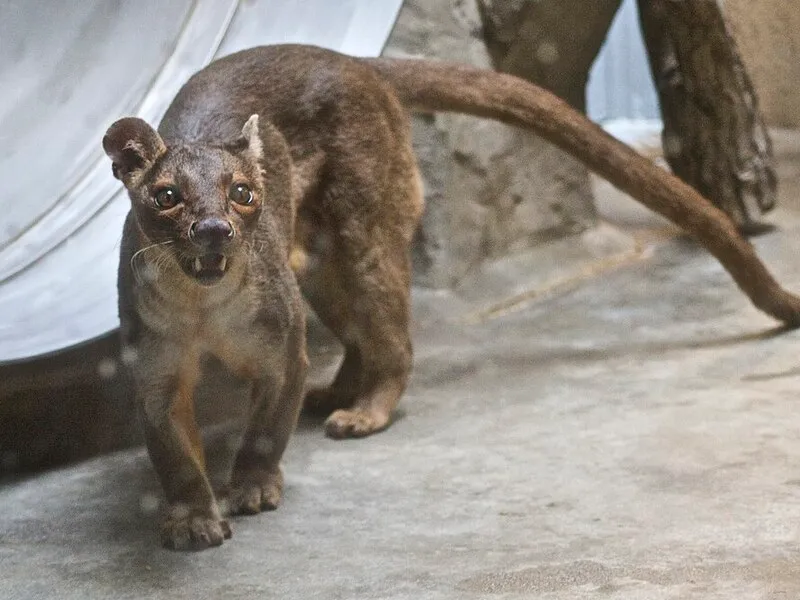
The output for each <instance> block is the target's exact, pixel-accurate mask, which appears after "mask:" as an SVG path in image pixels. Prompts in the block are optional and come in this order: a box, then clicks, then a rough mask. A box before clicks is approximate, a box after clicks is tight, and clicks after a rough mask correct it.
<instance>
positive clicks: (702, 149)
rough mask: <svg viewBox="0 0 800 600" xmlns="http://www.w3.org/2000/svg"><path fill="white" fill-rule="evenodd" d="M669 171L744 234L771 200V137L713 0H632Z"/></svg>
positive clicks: (754, 228) (756, 226)
mask: <svg viewBox="0 0 800 600" xmlns="http://www.w3.org/2000/svg"><path fill="white" fill-rule="evenodd" d="M638 2H639V16H640V20H641V24H642V31H643V33H644V38H645V43H646V45H647V51H648V55H649V59H650V68H651V71H652V73H653V79H654V80H655V82H656V87H657V89H658V94H659V97H660V101H661V114H662V118H663V121H664V132H663V139H662V142H663V146H664V154H665V157H666V160H667V162H668V163H669V165H670V167H671V168H672V170H673V172H674V173H675V174H676V175H677V176H678V177H680V178H681V179H683V180H684V181H685V182H687V183H688V184H690V185H692V186H693V187H694V188H695V189H697V190H698V191H699V192H700V193H701V194H703V195H704V196H705V197H706V198H708V199H709V200H711V201H712V202H713V203H714V204H716V205H717V206H718V207H719V208H721V209H722V210H724V211H725V212H726V213H728V214H729V215H730V216H731V217H732V218H733V220H734V221H735V222H736V223H737V224H738V225H739V227H740V228H741V230H742V231H743V232H744V233H750V234H755V233H759V232H761V231H764V230H765V229H768V226H767V225H765V224H763V223H760V222H759V221H758V216H759V214H760V213H763V212H767V211H769V210H771V209H772V208H773V207H774V206H775V196H776V191H777V181H776V176H775V170H774V166H773V156H772V144H771V141H770V138H769V134H768V132H767V129H766V126H765V124H764V121H763V118H762V116H761V113H760V111H759V109H758V100H757V97H756V94H755V91H754V90H753V86H752V83H751V81H750V78H749V76H748V75H747V71H746V70H745V67H744V65H743V64H742V60H741V57H740V56H739V52H738V49H737V47H736V42H735V41H734V40H733V37H732V36H731V34H730V30H729V28H728V25H727V23H726V22H725V18H724V17H723V15H722V12H721V10H720V7H719V5H718V4H717V1H716V0H693V1H692V2H686V1H684V0H638Z"/></svg>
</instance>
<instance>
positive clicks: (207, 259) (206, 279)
mask: <svg viewBox="0 0 800 600" xmlns="http://www.w3.org/2000/svg"><path fill="white" fill-rule="evenodd" d="M227 268H228V258H227V257H226V256H225V255H223V254H215V253H210V254H204V255H202V256H198V257H196V258H195V259H194V260H193V261H192V262H191V263H190V265H189V269H188V271H189V272H190V274H191V275H192V276H193V277H195V278H196V279H197V280H198V281H199V282H200V283H203V284H206V285H210V284H212V283H216V282H217V281H219V280H220V279H222V276H223V275H225V270H226V269H227Z"/></svg>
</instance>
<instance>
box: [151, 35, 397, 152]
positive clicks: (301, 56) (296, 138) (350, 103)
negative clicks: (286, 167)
mask: <svg viewBox="0 0 800 600" xmlns="http://www.w3.org/2000/svg"><path fill="white" fill-rule="evenodd" d="M387 110H388V111H391V112H395V113H397V112H398V111H402V108H401V107H400V105H399V103H398V102H397V100H396V99H395V98H394V96H393V93H392V90H391V88H390V87H389V86H388V85H387V84H386V83H385V82H384V80H383V79H382V78H381V77H380V76H379V75H378V74H377V73H376V72H375V71H374V69H372V67H370V66H369V65H367V64H365V63H364V62H362V61H360V60H359V59H357V58H353V57H350V56H346V55H343V54H340V53H338V52H334V51H332V50H326V49H323V48H318V47H314V46H304V45H295V44H288V45H276V46H260V47H256V48H250V49H248V50H243V51H241V52H237V53H234V54H231V55H228V56H225V57H223V58H221V59H218V60H216V61H214V62H212V63H210V64H209V65H208V66H207V67H205V68H204V69H202V70H201V71H199V72H197V73H196V74H195V75H194V76H192V77H191V78H190V79H189V81H187V83H186V84H185V85H184V86H183V88H182V89H181V90H180V92H179V93H178V95H177V96H176V97H175V99H174V100H173V102H172V104H171V106H170V107H169V109H168V111H167V113H166V114H165V116H164V119H163V120H162V122H161V125H160V126H159V133H161V135H162V136H163V137H164V138H165V140H167V141H170V140H173V141H208V142H215V141H229V140H230V139H232V138H235V136H237V135H238V134H239V132H240V131H241V128H242V124H243V123H244V122H245V121H246V120H247V118H248V117H249V116H250V115H251V114H254V113H258V114H259V115H260V116H261V117H262V118H266V119H268V120H269V121H270V122H271V123H273V124H274V125H275V126H276V127H277V128H278V129H279V130H280V131H281V133H283V135H284V136H285V137H286V138H287V141H288V142H289V144H290V146H292V147H297V146H298V145H299V146H305V145H307V144H306V142H308V141H309V140H308V138H310V137H313V138H315V139H314V142H315V144H316V145H318V146H319V145H321V146H325V145H326V142H330V141H332V138H335V137H336V136H337V134H338V132H339V131H341V130H342V129H343V128H348V127H351V126H352V125H353V124H354V123H355V121H356V120H357V119H359V118H360V119H367V120H369V119H371V118H372V119H379V120H380V119H381V118H382V115H383V114H385V112H386V111H387Z"/></svg>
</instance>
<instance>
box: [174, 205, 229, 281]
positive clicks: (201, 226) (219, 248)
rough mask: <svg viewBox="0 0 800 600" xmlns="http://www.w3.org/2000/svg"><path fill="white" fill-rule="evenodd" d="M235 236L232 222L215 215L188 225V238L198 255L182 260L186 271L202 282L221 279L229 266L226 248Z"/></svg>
mask: <svg viewBox="0 0 800 600" xmlns="http://www.w3.org/2000/svg"><path fill="white" fill-rule="evenodd" d="M235 237H236V230H235V229H234V228H233V224H232V223H231V222H230V221H228V220H226V219H220V218H217V217H211V218H206V219H199V220H197V221H194V222H193V223H192V224H191V225H190V226H189V239H190V240H191V241H192V243H193V244H194V246H195V247H196V248H197V250H198V251H199V256H195V257H194V258H193V259H189V260H188V261H184V262H185V263H186V264H185V265H184V268H185V269H186V271H187V272H188V273H189V274H190V275H192V276H194V277H195V278H196V279H197V280H198V281H200V282H201V283H203V284H206V285H211V284H213V283H216V282H217V281H219V280H220V279H222V277H223V275H225V272H226V271H227V270H228V268H229V257H228V254H229V252H228V250H229V249H230V248H229V247H230V245H231V242H233V239H234V238H235Z"/></svg>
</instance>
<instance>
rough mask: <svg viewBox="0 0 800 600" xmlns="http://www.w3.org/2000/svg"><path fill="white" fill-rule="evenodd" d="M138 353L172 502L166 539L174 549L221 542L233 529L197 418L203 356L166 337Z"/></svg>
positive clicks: (141, 387) (147, 414)
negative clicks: (210, 473) (209, 471)
mask: <svg viewBox="0 0 800 600" xmlns="http://www.w3.org/2000/svg"><path fill="white" fill-rule="evenodd" d="M139 356H140V357H143V358H140V359H139V364H138V365H137V369H136V371H137V372H136V379H137V386H136V387H137V399H138V405H139V408H140V414H141V418H142V423H143V428H144V434H145V440H146V443H147V450H148V452H149V454H150V458H151V460H152V462H153V466H154V467H155V470H156V473H157V474H158V477H159V479H160V481H161V485H162V487H163V489H164V493H165V494H166V497H167V502H168V503H169V507H168V512H167V515H166V518H165V520H164V522H163V524H162V529H161V539H162V543H163V545H164V546H165V547H167V548H171V549H173V550H202V549H204V548H208V547H209V546H219V545H220V544H222V542H223V540H224V539H226V538H229V537H230V536H231V530H230V527H229V525H228V523H227V521H225V520H224V519H222V517H221V515H220V511H219V508H218V506H217V503H216V501H215V499H214V493H213V491H212V489H211V485H210V483H209V480H208V477H207V475H206V471H205V460H204V455H203V446H202V440H201V438H200V434H199V432H198V430H197V424H196V422H195V419H194V390H195V387H196V384H197V380H198V378H199V365H200V360H199V359H200V357H199V355H197V353H195V352H192V351H191V350H187V349H185V348H183V347H180V346H178V345H177V344H172V343H169V342H165V341H151V342H150V343H149V344H148V349H147V352H144V353H142V352H140V355H139Z"/></svg>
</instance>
